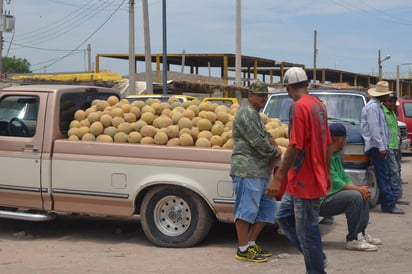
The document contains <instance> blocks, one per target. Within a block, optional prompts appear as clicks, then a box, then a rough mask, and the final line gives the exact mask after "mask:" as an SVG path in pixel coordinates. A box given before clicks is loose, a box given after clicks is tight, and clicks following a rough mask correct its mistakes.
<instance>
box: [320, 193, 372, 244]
mask: <svg viewBox="0 0 412 274" xmlns="http://www.w3.org/2000/svg"><path fill="white" fill-rule="evenodd" d="M342 213H345V216H346V223H347V224H348V234H347V235H346V241H347V242H349V241H353V240H357V239H358V237H357V236H358V234H359V233H362V234H365V230H366V227H367V226H368V223H369V202H368V201H365V200H364V199H362V196H361V194H360V192H359V191H357V190H353V189H344V190H341V191H339V192H336V193H334V194H332V195H330V196H328V197H326V198H325V199H324V200H323V201H322V203H321V204H320V209H319V215H320V216H323V217H329V216H335V215H339V214H342Z"/></svg>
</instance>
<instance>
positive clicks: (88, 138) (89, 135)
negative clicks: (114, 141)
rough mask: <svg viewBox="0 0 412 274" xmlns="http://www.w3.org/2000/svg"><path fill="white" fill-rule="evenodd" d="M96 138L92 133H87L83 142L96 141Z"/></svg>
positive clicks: (83, 137)
mask: <svg viewBox="0 0 412 274" xmlns="http://www.w3.org/2000/svg"><path fill="white" fill-rule="evenodd" d="M95 140H96V137H95V136H94V135H93V134H92V133H86V134H84V135H83V136H82V141H95Z"/></svg>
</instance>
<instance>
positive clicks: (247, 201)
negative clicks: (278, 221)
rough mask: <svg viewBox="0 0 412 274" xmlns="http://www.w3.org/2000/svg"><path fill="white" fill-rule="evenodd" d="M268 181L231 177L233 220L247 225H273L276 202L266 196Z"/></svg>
mask: <svg viewBox="0 0 412 274" xmlns="http://www.w3.org/2000/svg"><path fill="white" fill-rule="evenodd" d="M268 184H269V180H268V179H264V178H243V177H237V176H233V189H234V191H235V194H236V203H235V216H234V219H235V221H236V219H242V220H244V221H246V222H248V223H251V224H254V223H259V222H265V223H272V224H273V223H274V222H275V213H276V202H275V199H273V198H268V197H267V196H266V188H267V186H268Z"/></svg>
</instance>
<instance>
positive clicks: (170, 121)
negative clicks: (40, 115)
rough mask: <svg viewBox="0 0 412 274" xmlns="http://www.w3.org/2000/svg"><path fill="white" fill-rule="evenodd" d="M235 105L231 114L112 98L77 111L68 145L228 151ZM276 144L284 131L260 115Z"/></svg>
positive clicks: (174, 102) (218, 108)
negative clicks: (93, 143)
mask: <svg viewBox="0 0 412 274" xmlns="http://www.w3.org/2000/svg"><path fill="white" fill-rule="evenodd" d="M238 108H239V105H237V104H234V105H232V106H231V107H230V108H229V107H227V106H225V105H219V104H216V103H212V102H201V101H199V100H197V99H195V100H193V101H186V102H183V103H182V102H180V101H179V100H178V99H177V98H176V97H173V96H172V97H171V98H170V99H169V100H168V102H161V101H160V100H159V99H156V98H149V99H147V100H146V101H133V102H129V101H128V100H126V99H121V100H119V99H118V98H117V97H116V96H110V97H109V98H108V99H107V100H94V101H93V102H92V105H91V106H90V108H88V109H86V110H77V111H76V112H75V114H74V120H72V121H71V123H70V128H69V131H68V137H69V139H70V140H83V141H98V142H118V143H140V144H156V145H167V146H197V147H212V148H224V149H232V148H233V141H232V123H233V119H234V116H235V114H236V111H237V110H238ZM260 115H261V118H262V120H263V122H264V123H265V126H266V129H267V131H268V132H269V133H270V134H271V135H272V136H273V138H274V139H275V141H276V143H277V144H278V145H280V146H281V147H286V146H287V144H288V142H289V140H288V139H287V138H288V129H287V125H285V124H282V123H281V122H280V120H279V119H277V118H268V117H267V116H266V115H264V114H263V113H261V114H260Z"/></svg>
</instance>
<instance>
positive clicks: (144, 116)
mask: <svg viewBox="0 0 412 274" xmlns="http://www.w3.org/2000/svg"><path fill="white" fill-rule="evenodd" d="M155 118H156V116H155V115H154V114H153V113H151V112H148V111H147V112H143V113H142V115H141V117H140V120H143V121H145V122H146V124H148V125H151V124H152V123H153V121H154V119H155Z"/></svg>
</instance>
